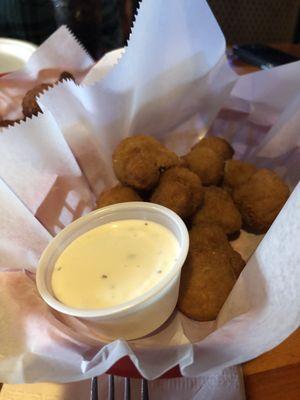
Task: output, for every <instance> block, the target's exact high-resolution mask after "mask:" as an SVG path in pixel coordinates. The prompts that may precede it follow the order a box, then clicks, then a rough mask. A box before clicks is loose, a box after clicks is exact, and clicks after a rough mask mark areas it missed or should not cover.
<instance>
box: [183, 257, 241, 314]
mask: <svg viewBox="0 0 300 400" xmlns="http://www.w3.org/2000/svg"><path fill="white" fill-rule="evenodd" d="M234 284H235V277H234V274H233V271H232V268H231V265H230V262H229V260H228V257H227V255H226V254H224V253H223V252H222V251H219V250H203V251H201V252H197V251H190V253H189V255H188V258H187V260H186V262H185V265H184V267H183V269H182V273H181V281H180V289H179V298H178V309H179V310H180V311H181V312H182V313H183V314H185V315H186V316H188V317H189V318H192V319H194V320H197V321H212V320H214V319H216V318H217V316H218V314H219V311H220V310H221V308H222V306H223V304H224V302H225V300H226V299H227V297H228V295H229V293H230V291H231V289H232V288H233V286H234Z"/></svg>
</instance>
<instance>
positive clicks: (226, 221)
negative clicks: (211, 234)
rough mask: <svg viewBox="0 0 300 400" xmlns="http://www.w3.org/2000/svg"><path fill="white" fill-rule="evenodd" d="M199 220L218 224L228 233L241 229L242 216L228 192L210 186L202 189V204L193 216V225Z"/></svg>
mask: <svg viewBox="0 0 300 400" xmlns="http://www.w3.org/2000/svg"><path fill="white" fill-rule="evenodd" d="M200 222H211V223H215V224H218V225H220V226H221V228H222V229H223V230H224V231H225V233H226V234H227V235H230V234H232V233H235V232H237V231H239V230H240V229H241V225H242V218H241V215H240V213H239V211H238V209H237V207H236V206H235V204H234V202H233V200H232V198H231V196H230V194H228V193H227V192H226V190H224V189H222V188H219V187H216V186H210V187H207V188H205V189H204V201H203V205H202V207H200V208H199V210H198V211H197V212H196V214H195V215H194V217H193V221H192V223H193V225H197V224H198V223H200Z"/></svg>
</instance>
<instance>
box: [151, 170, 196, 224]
mask: <svg viewBox="0 0 300 400" xmlns="http://www.w3.org/2000/svg"><path fill="white" fill-rule="evenodd" d="M202 199H203V188H202V185H201V181H200V179H199V177H198V176H197V175H196V174H194V173H193V172H192V171H190V170H188V169H187V168H183V167H173V168H170V169H169V170H167V171H166V172H164V173H163V174H162V176H161V179H160V181H159V184H158V186H157V187H156V189H155V190H154V192H153V194H152V196H151V202H153V203H157V204H161V205H163V206H165V207H168V208H170V209H171V210H173V211H174V212H176V213H177V214H178V215H179V216H180V217H182V218H188V217H190V216H191V215H192V214H193V213H194V212H195V211H196V210H197V208H198V207H199V205H200V204H201V201H202Z"/></svg>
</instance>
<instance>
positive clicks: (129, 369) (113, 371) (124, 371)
mask: <svg viewBox="0 0 300 400" xmlns="http://www.w3.org/2000/svg"><path fill="white" fill-rule="evenodd" d="M107 374H109V375H117V376H123V377H126V378H137V379H138V378H142V376H141V374H140V373H139V371H138V370H137V369H136V367H135V365H134V364H133V362H132V361H131V359H130V358H129V357H128V356H126V357H123V358H121V359H120V360H119V361H118V362H117V363H116V364H114V365H113V366H112V367H111V368H110V369H109V370H108V371H107ZM181 376H182V375H181V373H180V369H179V367H178V365H177V366H176V367H173V368H171V369H170V370H169V371H167V372H165V373H164V374H163V375H162V376H160V377H159V379H170V378H180V377H181Z"/></svg>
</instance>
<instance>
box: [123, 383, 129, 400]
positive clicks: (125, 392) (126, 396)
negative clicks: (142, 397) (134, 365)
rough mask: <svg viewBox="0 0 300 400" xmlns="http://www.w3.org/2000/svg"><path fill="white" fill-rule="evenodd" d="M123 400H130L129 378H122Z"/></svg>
mask: <svg viewBox="0 0 300 400" xmlns="http://www.w3.org/2000/svg"><path fill="white" fill-rule="evenodd" d="M124 400H130V378H124Z"/></svg>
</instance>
